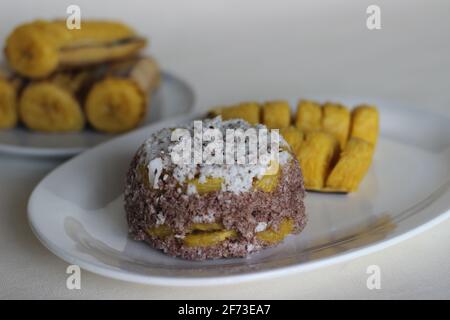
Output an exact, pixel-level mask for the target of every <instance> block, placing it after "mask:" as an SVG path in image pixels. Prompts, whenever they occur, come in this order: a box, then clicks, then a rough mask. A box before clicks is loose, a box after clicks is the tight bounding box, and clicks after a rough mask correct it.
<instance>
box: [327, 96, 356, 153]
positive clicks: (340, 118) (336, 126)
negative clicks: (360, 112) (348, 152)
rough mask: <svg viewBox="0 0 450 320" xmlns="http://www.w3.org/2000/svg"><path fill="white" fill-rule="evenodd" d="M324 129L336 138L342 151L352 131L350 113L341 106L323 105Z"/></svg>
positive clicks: (333, 104)
mask: <svg viewBox="0 0 450 320" xmlns="http://www.w3.org/2000/svg"><path fill="white" fill-rule="evenodd" d="M322 108H323V118H322V129H323V130H324V131H325V132H328V133H330V134H332V135H333V136H335V137H336V139H337V140H338V141H339V145H340V147H341V150H342V149H344V147H345V144H346V143H347V139H348V134H349V130H350V112H349V111H348V109H347V108H346V107H344V106H342V105H340V104H335V103H329V102H328V103H325V104H324V105H323V107H322Z"/></svg>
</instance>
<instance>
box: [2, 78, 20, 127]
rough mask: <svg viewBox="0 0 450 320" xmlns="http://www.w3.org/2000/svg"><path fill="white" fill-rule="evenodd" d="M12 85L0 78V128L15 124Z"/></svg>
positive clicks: (14, 101) (15, 113)
mask: <svg viewBox="0 0 450 320" xmlns="http://www.w3.org/2000/svg"><path fill="white" fill-rule="evenodd" d="M16 99H17V97H16V89H15V88H14V85H13V84H12V83H10V82H9V81H8V80H6V79H2V78H0V129H9V128H12V127H14V126H15V125H16V124H17V119H18V115H17V101H16Z"/></svg>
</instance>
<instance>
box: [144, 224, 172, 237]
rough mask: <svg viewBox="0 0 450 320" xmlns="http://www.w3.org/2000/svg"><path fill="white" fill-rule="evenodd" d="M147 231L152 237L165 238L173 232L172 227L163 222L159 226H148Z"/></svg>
mask: <svg viewBox="0 0 450 320" xmlns="http://www.w3.org/2000/svg"><path fill="white" fill-rule="evenodd" d="M147 233H148V234H149V235H150V236H152V237H155V238H161V239H164V238H166V237H168V236H171V235H172V233H173V232H172V230H170V227H168V226H166V225H164V224H162V225H159V226H157V227H151V228H148V229H147Z"/></svg>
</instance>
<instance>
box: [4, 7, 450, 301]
mask: <svg viewBox="0 0 450 320" xmlns="http://www.w3.org/2000/svg"><path fill="white" fill-rule="evenodd" d="M69 4H77V5H79V6H80V7H81V10H82V18H94V17H98V18H102V17H103V18H105V17H106V18H111V19H120V20H123V21H125V22H127V23H129V24H131V25H132V26H133V27H135V29H136V30H137V31H139V32H140V33H142V34H145V35H147V36H149V37H150V38H151V46H150V49H149V52H151V53H152V54H154V55H155V56H156V58H157V59H158V60H159V62H160V64H161V65H162V67H163V68H164V69H165V70H167V71H171V72H173V73H176V74H177V75H179V76H181V77H182V78H184V79H185V80H187V81H188V82H189V83H190V84H191V85H192V86H193V88H194V90H195V91H196V98H197V100H196V108H208V107H210V106H213V105H220V104H224V103H233V102H236V101H241V100H246V99H251V100H255V99H256V100H264V99H276V98H292V97H312V96H315V95H320V96H329V97H330V98H332V97H333V95H340V96H342V95H354V96H363V97H377V98H383V99H390V100H396V101H402V102H406V103H411V105H414V106H416V107H417V106H419V107H422V108H427V109H429V110H433V111H434V112H437V113H441V114H446V115H448V116H450V90H449V89H450V2H449V1H445V0H431V1H425V0H422V1H416V0H414V1H412V0H409V1H406V0H404V1H403V0H390V1H380V0H372V1H366V0H345V1H343V0H341V1H337V0H334V1H331V0H326V1H323V0H320V1H302V0H300V1H299V0H297V1H279V0H278V1H263V0H238V1H236V0H226V1H225V0H222V1H216V0H204V1H200V0H190V1H186V0H184V1H183V0H180V1H174V0H158V1H153V0H150V1H149V0H142V1H137V0H127V1H111V0H109V1H92V0H91V1H55V0H54V1H48V0H47V1H31V0H30V1H23V0H14V1H4V0H2V1H1V3H0V23H1V25H0V26H1V28H0V41H2V42H3V41H4V39H5V37H6V36H7V34H8V33H9V32H10V31H11V29H12V28H13V27H14V26H15V25H16V24H18V23H22V22H26V21H30V20H33V19H35V18H38V17H39V18H54V17H64V16H65V10H66V7H67V6H68V5H69ZM370 4H377V5H379V6H380V7H381V18H382V29H381V30H378V31H369V30H367V28H366V16H367V15H366V13H365V11H366V8H367V6H368V5H370ZM411 130H414V128H411ZM59 163H60V162H58V161H50V160H39V159H23V158H18V157H12V156H7V155H0V298H149V299H151V298H251V299H253V298H331V299H335V298H370V299H371V298H384V299H391V298H447V299H448V298H450V255H449V252H450V220H447V221H446V222H444V223H441V224H440V225H438V226H436V227H434V228H432V229H431V230H428V231H426V232H424V233H422V234H420V235H418V236H416V237H414V238H412V239H410V240H407V241H405V242H402V243H400V244H398V245H395V246H393V247H390V248H388V249H385V250H383V251H382V252H378V253H375V254H371V255H369V256H365V257H361V258H358V259H354V260H352V261H350V262H346V263H341V264H337V265H335V266H331V267H327V268H322V269H319V270H316V271H313V272H307V273H302V274H297V275H291V276H285V277H280V278H276V279H272V280H264V281H258V282H249V283H244V284H239V285H229V286H220V287H210V288H200V289H193V288H173V287H172V288H169V287H166V288H165V287H153V286H144V285H135V284H131V283H125V282H120V281H116V280H111V279H107V278H103V277H100V276H97V275H94V274H91V273H88V272H86V271H82V281H81V286H82V289H81V290H73V291H70V290H68V289H66V286H65V281H66V277H67V275H66V274H65V270H66V267H67V264H66V263H65V262H63V261H62V260H60V259H58V258H57V257H55V256H54V255H52V254H51V253H50V252H49V251H47V250H46V249H45V248H44V247H43V246H42V245H41V244H40V243H39V242H38V241H37V239H36V238H35V237H34V236H33V234H32V233H31V230H30V228H29V226H28V224H27V220H26V203H27V200H28V197H29V195H30V192H31V191H32V189H33V187H34V186H35V184H36V183H37V182H38V181H39V180H40V179H41V178H42V177H43V176H44V175H45V174H46V173H48V172H49V171H50V170H51V169H52V168H54V166H56V165H58V164H59ZM68 183H70V181H68ZM405 192H408V186H407V185H405ZM49 214H50V213H49ZM371 264H376V265H379V266H380V268H381V275H382V280H381V286H382V288H381V290H372V291H371V290H368V289H367V287H366V279H367V274H366V268H367V267H368V266H369V265H371Z"/></svg>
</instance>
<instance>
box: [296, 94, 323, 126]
mask: <svg viewBox="0 0 450 320" xmlns="http://www.w3.org/2000/svg"><path fill="white" fill-rule="evenodd" d="M295 126H296V127H297V128H299V129H301V130H304V131H312V130H320V129H321V127H322V108H321V107H320V105H319V104H318V103H316V102H314V101H309V100H300V102H299V103H298V105H297V114H296V115H295Z"/></svg>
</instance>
